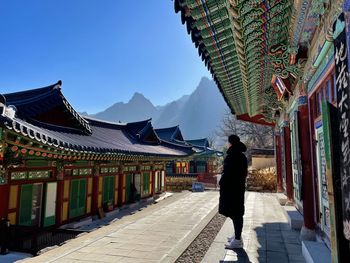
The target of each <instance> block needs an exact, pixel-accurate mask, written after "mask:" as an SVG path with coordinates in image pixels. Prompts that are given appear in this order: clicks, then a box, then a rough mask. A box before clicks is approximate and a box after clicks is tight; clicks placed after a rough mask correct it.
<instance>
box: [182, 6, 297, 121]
mask: <svg viewBox="0 0 350 263" xmlns="http://www.w3.org/2000/svg"><path fill="white" fill-rule="evenodd" d="M292 4H293V3H292V1H290V0H270V1H263V0H175V11H176V12H181V19H182V22H183V23H186V27H187V31H188V33H189V34H191V38H192V41H193V42H194V43H195V46H196V47H197V48H198V53H199V55H200V56H201V57H202V60H203V61H204V62H205V65H206V66H207V67H208V69H209V70H210V72H211V73H212V75H213V78H214V80H215V81H216V83H217V85H218V87H219V89H220V91H221V93H222V94H223V96H224V98H225V100H226V102H227V104H228V106H229V107H230V108H231V110H232V112H234V113H235V114H237V115H244V114H248V115H249V116H250V117H254V116H255V115H259V114H260V115H263V118H264V119H265V120H266V121H267V122H272V121H273V113H274V111H275V110H276V109H278V108H279V107H280V105H279V103H278V100H277V96H276V94H275V92H274V90H273V89H271V88H270V86H271V79H272V76H273V74H276V75H281V76H282V75H283V78H288V77H290V75H291V73H294V72H295V71H298V68H297V67H298V66H297V65H292V66H289V55H290V52H289V50H288V44H289V26H290V22H291V14H292ZM280 51H281V52H280ZM285 56H286V58H287V60H285ZM297 73H298V72H297ZM267 92H270V94H268V96H266V93H267Z"/></svg>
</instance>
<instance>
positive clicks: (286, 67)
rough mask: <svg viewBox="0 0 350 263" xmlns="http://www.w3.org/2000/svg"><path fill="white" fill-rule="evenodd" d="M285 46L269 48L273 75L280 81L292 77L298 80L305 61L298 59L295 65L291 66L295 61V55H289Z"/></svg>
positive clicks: (289, 51) (289, 52)
mask: <svg viewBox="0 0 350 263" xmlns="http://www.w3.org/2000/svg"><path fill="white" fill-rule="evenodd" d="M291 51H292V50H289V49H288V47H287V46H286V45H278V46H274V47H271V48H270V50H269V60H270V62H271V64H272V66H273V68H274V69H273V71H274V74H275V75H276V76H278V77H280V78H282V79H287V78H288V77H290V76H292V77H293V78H294V79H296V78H298V77H299V76H300V74H301V72H302V68H303V65H304V64H305V62H306V60H304V59H300V60H299V61H298V63H297V64H291V60H292V61H293V60H295V58H293V57H294V55H295V53H291Z"/></svg>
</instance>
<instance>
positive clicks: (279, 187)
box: [275, 132, 284, 193]
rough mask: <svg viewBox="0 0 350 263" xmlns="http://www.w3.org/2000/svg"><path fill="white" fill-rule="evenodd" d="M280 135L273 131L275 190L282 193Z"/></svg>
mask: <svg viewBox="0 0 350 263" xmlns="http://www.w3.org/2000/svg"><path fill="white" fill-rule="evenodd" d="M281 147H282V145H281V135H280V134H279V133H277V132H276V133H275V157H276V170H277V171H276V172H277V192H278V193H283V192H284V191H283V182H282V156H281V155H282V149H281Z"/></svg>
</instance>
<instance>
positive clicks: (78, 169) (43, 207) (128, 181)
mask: <svg viewBox="0 0 350 263" xmlns="http://www.w3.org/2000/svg"><path fill="white" fill-rule="evenodd" d="M61 85H62V83H61V82H60V81H59V82H57V83H56V84H54V85H51V86H48V87H44V88H39V89H34V90H28V91H23V92H16V93H11V94H3V95H1V96H0V218H7V219H8V220H9V222H10V224H11V225H18V226H28V227H39V228H45V227H50V226H60V225H63V224H67V223H69V222H72V221H76V220H79V219H82V218H84V217H88V216H92V215H96V214H98V212H99V211H100V210H101V209H103V210H104V211H105V212H108V211H111V210H113V209H115V208H117V207H120V206H122V205H124V204H126V203H129V202H133V201H135V200H138V199H142V198H148V197H152V196H154V195H155V194H157V193H161V192H163V191H165V187H166V180H165V176H166V173H165V172H166V166H165V164H166V163H167V162H168V161H170V160H174V159H176V160H178V161H179V162H183V161H187V160H189V158H190V157H191V156H192V155H193V154H194V153H195V151H194V150H193V148H192V146H190V145H188V144H186V143H184V142H181V143H175V142H170V141H167V140H163V139H162V136H158V134H157V133H156V131H155V130H154V129H153V127H152V124H151V120H144V121H140V122H132V123H113V122H107V121H101V120H96V119H93V118H89V117H82V116H81V115H80V114H79V113H78V112H77V111H75V110H74V108H73V107H72V106H71V104H70V103H69V102H68V101H67V99H66V98H65V97H64V95H63V94H62V92H61Z"/></svg>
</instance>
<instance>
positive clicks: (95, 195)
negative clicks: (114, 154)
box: [91, 165, 100, 215]
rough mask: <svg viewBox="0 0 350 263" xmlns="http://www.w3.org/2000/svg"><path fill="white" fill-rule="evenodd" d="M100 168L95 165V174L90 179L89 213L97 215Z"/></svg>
mask: <svg viewBox="0 0 350 263" xmlns="http://www.w3.org/2000/svg"><path fill="white" fill-rule="evenodd" d="M99 169H100V167H99V166H98V165H97V166H96V167H95V172H94V175H93V177H92V180H93V181H92V185H93V187H92V205H91V213H92V214H93V215H94V214H97V213H98V208H99V190H100V185H99V179H100V177H99V174H100V171H99Z"/></svg>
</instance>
